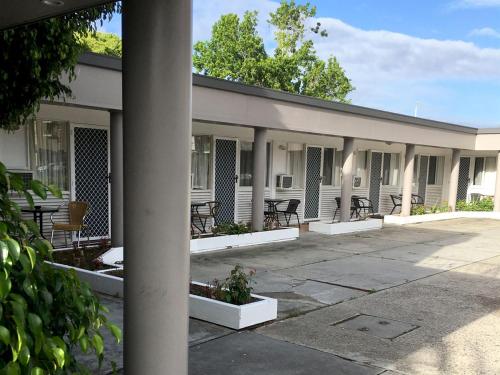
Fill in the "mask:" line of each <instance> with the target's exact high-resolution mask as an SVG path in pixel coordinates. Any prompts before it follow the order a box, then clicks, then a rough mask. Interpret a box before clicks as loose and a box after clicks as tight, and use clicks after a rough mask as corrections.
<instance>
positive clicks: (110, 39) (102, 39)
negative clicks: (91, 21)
mask: <svg viewBox="0 0 500 375" xmlns="http://www.w3.org/2000/svg"><path fill="white" fill-rule="evenodd" d="M79 43H80V44H81V45H82V46H83V49H84V50H85V51H90V52H94V53H100V54H102V55H109V56H116V57H121V56H122V40H121V39H120V37H119V36H118V35H116V34H111V33H103V32H95V33H92V32H89V33H87V34H85V35H83V36H80V37H79Z"/></svg>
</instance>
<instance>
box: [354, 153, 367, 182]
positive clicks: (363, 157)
mask: <svg viewBox="0 0 500 375" xmlns="http://www.w3.org/2000/svg"><path fill="white" fill-rule="evenodd" d="M367 165H368V153H367V152H366V151H356V176H357V177H361V185H360V186H359V187H361V188H364V187H366V186H367V184H366V183H367V180H368V167H367Z"/></svg>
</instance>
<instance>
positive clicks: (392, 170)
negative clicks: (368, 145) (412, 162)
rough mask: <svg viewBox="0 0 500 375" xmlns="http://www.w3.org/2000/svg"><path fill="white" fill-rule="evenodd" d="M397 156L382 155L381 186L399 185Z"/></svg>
mask: <svg viewBox="0 0 500 375" xmlns="http://www.w3.org/2000/svg"><path fill="white" fill-rule="evenodd" d="M399 168H400V166H399V154H387V153H385V154H384V168H383V172H382V185H391V186H398V185H399Z"/></svg>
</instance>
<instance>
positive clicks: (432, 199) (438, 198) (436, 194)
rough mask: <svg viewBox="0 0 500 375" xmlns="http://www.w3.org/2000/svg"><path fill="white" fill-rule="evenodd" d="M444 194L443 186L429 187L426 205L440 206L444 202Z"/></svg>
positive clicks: (426, 194)
mask: <svg viewBox="0 0 500 375" xmlns="http://www.w3.org/2000/svg"><path fill="white" fill-rule="evenodd" d="M442 192H443V186H442V185H427V191H426V193H425V205H426V206H430V207H432V206H435V205H440V204H441V203H442V201H443V199H442V195H443V194H442Z"/></svg>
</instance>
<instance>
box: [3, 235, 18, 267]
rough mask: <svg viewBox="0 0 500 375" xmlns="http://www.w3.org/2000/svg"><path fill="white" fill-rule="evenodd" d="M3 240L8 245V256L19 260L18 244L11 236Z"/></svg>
mask: <svg viewBox="0 0 500 375" xmlns="http://www.w3.org/2000/svg"><path fill="white" fill-rule="evenodd" d="M4 242H5V243H7V246H8V247H9V254H10V257H11V258H12V259H13V260H14V261H16V262H17V261H18V260H19V254H20V253H21V248H20V247H19V244H18V243H17V241H15V240H13V239H12V238H7V239H6V240H4Z"/></svg>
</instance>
